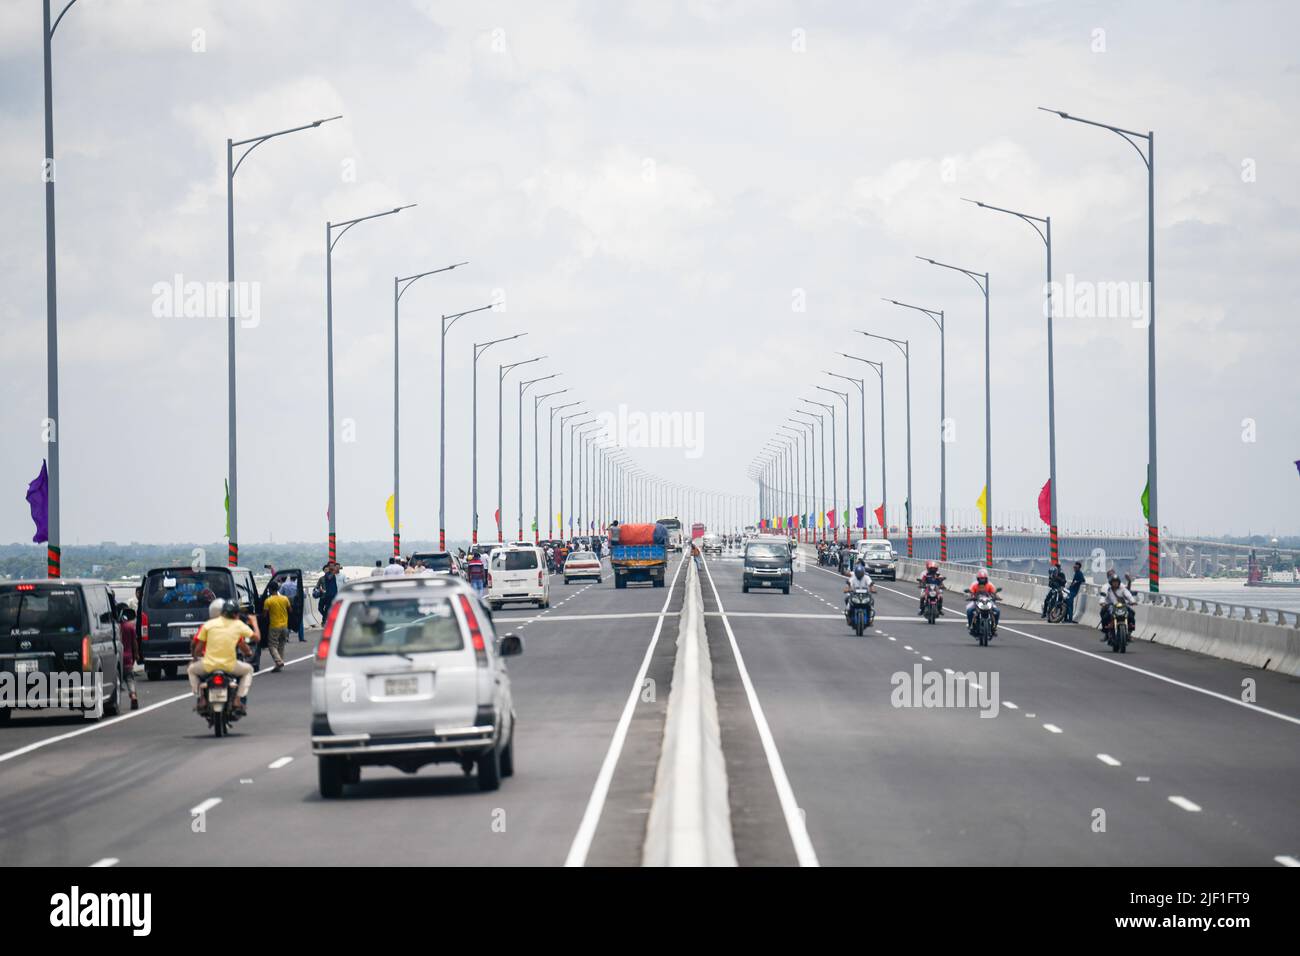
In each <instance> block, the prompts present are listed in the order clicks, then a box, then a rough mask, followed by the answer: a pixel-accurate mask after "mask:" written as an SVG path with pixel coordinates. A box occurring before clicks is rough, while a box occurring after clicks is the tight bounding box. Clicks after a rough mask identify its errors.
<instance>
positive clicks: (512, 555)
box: [492, 551, 537, 571]
mask: <svg viewBox="0 0 1300 956" xmlns="http://www.w3.org/2000/svg"><path fill="white" fill-rule="evenodd" d="M492 567H493V568H494V569H495V570H497V571H531V570H533V569H534V568H536V567H537V552H535V551H496V552H494V553H493V555H492Z"/></svg>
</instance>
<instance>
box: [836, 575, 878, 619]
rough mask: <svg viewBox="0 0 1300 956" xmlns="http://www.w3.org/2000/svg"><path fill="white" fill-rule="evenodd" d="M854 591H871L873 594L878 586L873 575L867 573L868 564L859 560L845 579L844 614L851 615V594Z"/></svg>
mask: <svg viewBox="0 0 1300 956" xmlns="http://www.w3.org/2000/svg"><path fill="white" fill-rule="evenodd" d="M854 591H869V592H871V593H872V594H874V593H875V592H876V586H875V584H873V583H872V581H871V575H869V574H867V566H866V564H864V563H863V562H862V561H859V562H858V563H857V564H855V565H854V566H853V572H852V573H851V574H850V575H849V576H848V578H847V579H846V580H845V581H844V616H845V617H848V615H849V595H850V594H852V593H853V592H854Z"/></svg>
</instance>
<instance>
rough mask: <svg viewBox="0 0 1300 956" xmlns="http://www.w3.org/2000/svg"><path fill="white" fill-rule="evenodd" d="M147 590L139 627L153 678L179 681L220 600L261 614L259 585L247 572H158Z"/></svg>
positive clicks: (175, 569) (216, 569) (178, 569)
mask: <svg viewBox="0 0 1300 956" xmlns="http://www.w3.org/2000/svg"><path fill="white" fill-rule="evenodd" d="M142 587H143V594H144V605H143V607H141V608H140V617H139V623H138V625H137V627H138V628H139V631H140V651H141V657H142V660H141V663H142V664H144V672H145V676H146V677H148V678H149V680H158V679H159V678H161V677H162V676H163V675H164V674H165V675H166V676H167V677H169V678H170V677H175V676H176V669H177V668H178V667H181V666H188V665H189V662H190V641H191V640H193V638H194V635H195V634H197V633H199V628H200V627H201V626H202V625H203V622H204V621H206V620H207V619H208V605H209V604H211V603H212V602H213V601H214V600H216V599H217V598H221V599H222V600H229V601H238V602H239V603H240V604H241V605H243V606H244V607H245V608H247V609H248V610H250V611H251V612H252V613H254V614H258V615H260V614H261V613H262V602H261V598H260V596H259V595H258V592H257V584H256V583H255V582H254V581H253V572H252V571H250V570H249V569H248V568H241V567H234V568H226V567H220V566H215V567H207V568H202V569H200V570H197V571H196V570H194V569H193V568H191V567H189V566H188V565H186V566H183V567H172V568H154V569H152V570H151V571H148V572H146V574H145V576H144V580H143V582H142Z"/></svg>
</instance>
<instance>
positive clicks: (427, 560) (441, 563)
mask: <svg viewBox="0 0 1300 956" xmlns="http://www.w3.org/2000/svg"><path fill="white" fill-rule="evenodd" d="M412 557H413V558H414V560H416V561H419V562H420V563H421V564H423V565H424V567H425V570H427V571H450V570H451V555H450V554H416V555H413V556H412Z"/></svg>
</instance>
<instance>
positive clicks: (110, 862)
mask: <svg viewBox="0 0 1300 956" xmlns="http://www.w3.org/2000/svg"><path fill="white" fill-rule="evenodd" d="M1278 859H1279V860H1280V859H1282V858H1281V857H1278ZM120 862H121V861H120V860H119V859H118V858H117V857H115V856H106V857H104V858H103V859H102V860H96V861H95V862H94V863H92V864H90V866H91V868H92V869H93V868H94V867H97V866H101V867H102V866H117V864H118V863H120Z"/></svg>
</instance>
